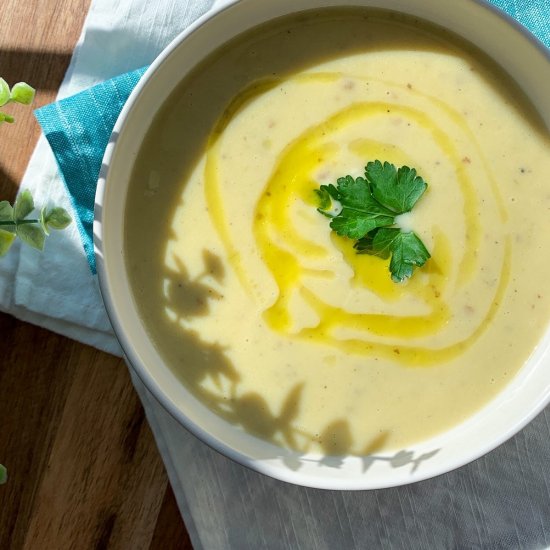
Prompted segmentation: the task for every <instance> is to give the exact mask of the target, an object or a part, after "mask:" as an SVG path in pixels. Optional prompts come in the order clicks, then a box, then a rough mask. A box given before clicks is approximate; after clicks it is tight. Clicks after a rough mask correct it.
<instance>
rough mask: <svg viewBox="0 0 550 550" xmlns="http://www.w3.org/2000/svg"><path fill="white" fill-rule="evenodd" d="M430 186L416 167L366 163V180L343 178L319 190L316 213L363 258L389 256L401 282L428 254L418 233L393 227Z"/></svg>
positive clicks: (392, 270) (397, 280) (395, 273)
mask: <svg viewBox="0 0 550 550" xmlns="http://www.w3.org/2000/svg"><path fill="white" fill-rule="evenodd" d="M427 187H428V184H427V183H426V182H425V181H424V180H423V179H422V178H421V177H420V176H419V175H418V174H417V173H416V170H415V169H414V168H409V167H408V166H402V167H400V168H399V169H396V167H395V166H394V165H393V164H390V163H389V162H384V164H382V163H381V162H380V161H379V160H376V161H374V162H369V163H368V164H367V166H366V168H365V177H364V178H363V177H358V178H353V177H352V176H345V177H343V178H338V180H337V185H336V186H334V185H332V184H330V185H321V187H320V188H319V189H317V190H316V193H317V195H318V198H319V208H318V209H317V210H318V211H319V212H320V213H321V214H323V215H324V216H327V217H329V218H331V221H330V227H331V228H332V229H333V230H334V231H336V233H338V235H342V236H344V237H348V238H350V239H356V240H357V242H356V243H355V244H354V248H355V249H356V250H357V252H358V253H359V254H372V255H375V256H379V257H381V258H389V257H390V256H391V260H390V273H391V278H392V280H393V281H395V282H401V281H403V280H404V279H407V278H408V277H410V276H411V275H412V273H413V270H414V268H415V267H421V266H423V265H424V264H425V263H426V261H427V260H428V258H430V253H429V252H428V250H427V249H426V247H425V246H424V243H423V242H422V241H421V240H420V238H419V237H418V236H417V235H416V233H414V232H412V231H409V232H404V231H402V230H401V229H399V228H398V227H391V226H394V225H395V223H396V221H395V218H396V217H397V216H399V215H401V214H405V213H407V212H410V211H411V210H412V208H413V206H414V205H415V204H416V202H417V201H418V199H420V197H421V196H422V195H423V193H424V191H426V189H427Z"/></svg>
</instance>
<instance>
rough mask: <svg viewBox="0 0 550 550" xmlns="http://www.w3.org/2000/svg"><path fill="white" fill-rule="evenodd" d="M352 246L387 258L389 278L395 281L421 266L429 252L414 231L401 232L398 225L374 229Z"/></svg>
mask: <svg viewBox="0 0 550 550" xmlns="http://www.w3.org/2000/svg"><path fill="white" fill-rule="evenodd" d="M353 247H354V248H355V249H356V250H357V252H358V253H359V254H372V255H374V256H379V257H380V258H384V259H386V258H389V257H390V255H391V261H390V273H391V278H392V280H393V281H395V282H396V283H400V282H401V281H403V280H405V279H407V278H409V277H410V276H411V275H412V273H413V269H414V268H415V267H422V266H423V265H424V264H425V263H426V261H427V260H428V259H429V258H430V253H429V252H428V250H427V249H426V247H425V246H424V243H423V242H422V241H421V240H420V238H419V237H418V235H416V233H414V232H412V231H409V232H406V233H405V232H403V231H401V229H399V228H398V227H383V228H380V229H376V230H374V231H372V232H371V233H369V234H368V235H366V236H365V237H363V238H362V239H359V240H358V241H357V242H356V243H355V244H354V245H353Z"/></svg>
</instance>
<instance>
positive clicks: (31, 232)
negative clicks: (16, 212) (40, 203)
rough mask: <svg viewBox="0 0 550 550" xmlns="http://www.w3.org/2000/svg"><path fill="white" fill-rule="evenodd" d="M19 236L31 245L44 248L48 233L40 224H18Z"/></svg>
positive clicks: (17, 231)
mask: <svg viewBox="0 0 550 550" xmlns="http://www.w3.org/2000/svg"><path fill="white" fill-rule="evenodd" d="M16 233H17V236H18V237H19V238H20V239H21V240H22V241H23V242H24V243H26V244H28V245H29V246H32V247H33V248H36V249H37V250H44V241H45V240H46V234H45V233H44V230H43V229H42V227H40V225H36V224H25V225H18V226H17V228H16Z"/></svg>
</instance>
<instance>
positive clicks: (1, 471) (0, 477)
mask: <svg viewBox="0 0 550 550" xmlns="http://www.w3.org/2000/svg"><path fill="white" fill-rule="evenodd" d="M7 480H8V470H6V467H5V466H2V464H0V485H3V484H4V483H6V481H7Z"/></svg>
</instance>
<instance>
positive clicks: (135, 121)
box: [94, 0, 550, 489]
mask: <svg viewBox="0 0 550 550" xmlns="http://www.w3.org/2000/svg"><path fill="white" fill-rule="evenodd" d="M220 4H221V5H220ZM349 5H357V6H368V7H377V8H385V9H391V10H396V11H401V12H404V13H407V14H412V15H415V16H418V17H421V18H423V19H426V20H428V21H432V22H434V23H436V24H438V25H440V26H443V27H446V28H448V29H450V30H452V31H453V32H454V33H456V34H458V35H460V36H462V37H464V38H466V39H467V40H469V41H470V42H472V43H473V44H475V45H477V46H478V47H479V48H480V49H482V50H484V51H485V52H486V53H487V54H489V56H491V57H492V58H493V59H494V60H496V61H497V62H498V63H499V64H500V65H501V66H502V67H504V68H505V70H506V71H507V72H508V73H509V74H510V75H511V76H512V77H513V78H514V79H515V80H516V81H517V82H518V83H520V85H521V87H522V89H523V90H524V92H525V93H526V94H527V96H528V97H529V98H530V99H531V101H532V103H533V105H534V106H535V108H536V109H537V110H538V112H539V113H540V115H541V117H542V118H543V120H544V122H545V124H546V125H547V126H549V127H550V58H549V55H548V52H547V51H546V50H545V49H544V47H543V46H541V45H540V44H539V43H538V42H537V41H535V40H534V39H533V38H532V37H531V36H530V35H529V34H528V33H526V32H525V30H524V29H523V28H522V27H520V26H519V25H518V24H517V23H515V22H514V21H513V20H511V19H510V18H508V17H505V16H503V15H502V14H501V13H500V12H497V11H496V10H495V9H494V8H492V7H490V5H488V4H486V3H483V2H480V1H477V0H460V1H457V0H261V1H258V0H240V1H234V2H231V1H229V2H223V3H218V6H217V7H216V8H215V9H214V10H213V11H211V12H210V13H209V14H207V15H206V16H204V17H202V18H201V19H200V20H198V21H197V22H196V23H195V24H193V25H192V26H191V27H190V28H188V29H187V30H185V31H184V32H183V33H182V34H181V35H180V36H178V37H177V38H176V39H175V40H174V41H173V42H172V43H171V44H170V45H169V46H168V47H167V48H166V50H165V51H164V52H163V53H162V54H161V55H160V56H159V57H158V59H157V60H156V61H155V62H154V63H153V65H152V66H151V67H150V68H149V70H148V71H147V72H146V74H145V75H144V77H143V78H142V79H141V81H140V83H139V84H138V86H137V87H136V89H135V90H134V92H133V93H132V95H131V97H130V99H129V101H128V103H127V104H126V106H125V108H124V110H123V111H122V113H121V115H120V118H119V119H118V122H117V124H116V126H115V129H114V133H113V137H112V139H111V142H110V144H109V146H108V148H107V151H106V154H105V159H104V165H105V167H107V169H106V170H103V172H102V175H101V177H100V180H99V184H98V189H97V196H96V214H95V222H94V237H95V252H96V257H97V263H98V270H99V280H100V284H101V291H102V294H103V297H104V300H105V305H106V307H107V311H108V313H109V316H110V318H111V321H112V324H113V327H114V329H115V332H116V334H117V336H118V338H119V340H120V342H121V344H122V347H123V349H124V352H125V354H126V357H127V360H128V362H129V364H130V366H131V367H132V368H133V369H135V371H136V372H137V374H138V376H139V377H140V378H141V379H142V380H143V382H144V383H145V385H146V386H147V387H148V388H149V390H150V391H151V392H152V393H153V395H154V396H155V397H156V398H157V399H158V400H159V402H160V403H161V404H162V405H163V406H164V407H165V408H166V409H167V410H168V411H169V412H170V413H171V414H172V415H173V416H174V417H175V418H176V419H177V420H178V421H179V422H181V424H183V425H184V426H185V427H186V428H188V429H189V430H190V431H191V432H193V433H194V434H195V435H197V436H198V437H199V438H201V439H202V440H203V441H204V442H206V443H207V444H209V445H211V446H212V447H214V448H215V449H217V450H219V451H220V452H222V453H223V454H225V455H227V456H229V457H230V458H232V459H235V460H236V461H238V462H240V463H242V464H244V465H246V466H249V467H251V468H253V469H255V470H257V471H259V472H262V473H264V474H268V475H270V476H272V477H275V478H278V479H281V480H284V481H288V482H292V483H296V484H299V485H305V486H310V487H319V488H326V489H375V488H382V487H391V486H396V485H402V484H406V483H411V482H414V481H419V480H422V479H426V478H428V477H432V476H435V475H438V474H443V473H445V472H449V471H450V470H453V469H454V468H457V467H459V466H462V465H464V464H466V463H468V462H470V461H472V460H474V459H476V458H478V457H480V456H482V455H483V454H485V453H487V452H488V451H490V450H492V449H494V448H495V447H496V446H498V445H500V444H501V443H503V442H504V441H506V440H507V439H508V438H510V437H511V436H512V435H514V434H515V433H516V432H517V431H518V430H520V429H521V428H522V427H523V426H525V425H526V424H527V423H528V422H529V421H530V420H531V419H532V418H534V417H535V416H536V415H537V413H539V412H540V411H541V410H542V409H543V407H544V406H545V405H546V404H547V403H548V402H549V401H550V333H549V332H547V333H546V334H545V336H544V338H543V339H542V341H541V342H540V345H539V346H538V347H537V349H536V351H535V353H534V355H533V356H532V357H531V359H530V360H529V362H528V364H526V366H525V367H524V368H522V369H521V370H520V372H519V373H518V374H517V376H516V377H515V378H514V380H513V381H512V382H511V383H510V384H509V385H508V386H507V387H506V388H505V390H504V391H503V392H502V393H500V394H499V395H498V396H497V397H496V398H495V399H494V400H493V401H491V402H490V403H489V404H488V405H487V406H485V407H484V408H483V409H482V410H480V411H479V412H478V413H477V414H475V415H474V416H472V417H470V418H469V419H468V420H467V421H465V422H464V423H462V424H460V425H458V426H456V427H455V428H453V429H451V430H449V431H447V432H445V433H442V434H441V435H439V436H437V437H434V438H432V439H430V440H427V441H422V442H421V443H418V444H417V445H414V446H412V447H410V448H407V449H403V450H401V451H399V452H397V453H393V454H383V453H382V454H379V455H376V456H371V457H331V458H327V457H322V456H319V455H300V454H299V453H297V452H291V451H287V450H283V449H281V448H279V447H276V446H274V445H273V444H271V443H267V442H265V441H262V440H260V439H257V438H255V437H253V436H251V435H248V434H246V433H244V432H243V431H241V430H240V429H237V428H236V427H235V426H233V425H231V424H229V423H228V422H227V421H225V420H223V419H222V418H220V417H219V416H217V415H215V414H214V413H212V412H211V411H210V410H209V409H208V408H207V407H206V406H205V405H204V404H202V403H201V402H200V401H198V400H197V399H196V398H195V397H194V396H193V395H192V394H191V393H190V392H189V391H188V390H187V389H186V388H185V387H183V386H182V385H181V383H180V382H179V381H178V379H177V378H176V377H175V375H174V374H173V373H172V371H171V370H170V369H169V368H168V367H167V366H166V365H165V364H164V363H163V360H162V359H161V356H160V355H159V353H158V352H157V350H156V349H155V348H154V347H153V345H152V344H151V341H150V339H149V337H148V335H147V332H146V330H145V327H144V326H143V324H142V322H141V321H140V317H139V314H138V311H137V309H136V306H135V304H134V301H133V298H132V294H131V291H130V288H129V285H128V278H127V274H126V267H125V262H124V239H123V220H124V208H125V201H126V194H127V190H128V183H129V180H130V176H131V172H132V166H133V162H134V159H135V158H136V156H137V155H138V152H139V149H140V146H141V143H142V140H143V138H144V135H145V134H146V132H147V129H148V128H149V125H150V124H151V121H152V119H153V117H154V116H155V114H156V112H157V110H158V109H159V107H160V106H161V105H162V103H163V102H164V101H165V99H166V98H167V97H168V95H169V94H170V93H171V92H172V91H173V89H174V88H175V86H176V85H177V84H178V83H179V82H180V81H181V79H182V78H183V77H184V76H185V75H186V74H187V73H188V72H189V71H190V70H191V69H192V68H193V67H194V66H195V65H196V64H197V63H198V62H200V61H201V60H202V59H203V58H204V57H205V56H206V55H208V54H209V53H211V52H212V51H213V50H214V49H216V48H217V47H218V46H220V45H221V44H223V43H224V42H226V41H227V40H229V39H231V38H232V37H234V36H236V35H237V34H240V33H241V32H243V31H245V30H247V29H249V28H251V27H253V26H255V25H257V24H260V23H262V22H265V21H267V20H269V19H271V18H274V17H277V16H281V15H285V14H288V13H292V12H297V11H301V10H304V9H310V8H313V7H329V6H349Z"/></svg>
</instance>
